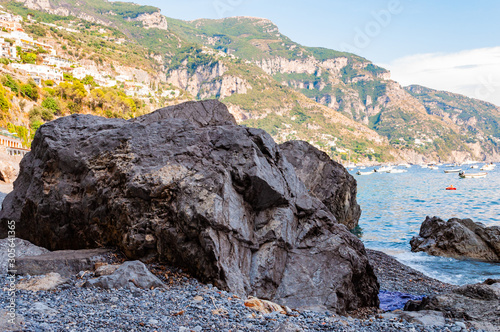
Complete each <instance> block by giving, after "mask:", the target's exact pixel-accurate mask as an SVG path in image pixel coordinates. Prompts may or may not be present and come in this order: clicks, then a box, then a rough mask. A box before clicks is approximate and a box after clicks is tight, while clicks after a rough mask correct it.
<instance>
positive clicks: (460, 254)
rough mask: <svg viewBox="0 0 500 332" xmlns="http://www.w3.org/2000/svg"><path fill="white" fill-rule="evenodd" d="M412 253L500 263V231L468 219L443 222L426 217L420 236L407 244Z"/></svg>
mask: <svg viewBox="0 0 500 332" xmlns="http://www.w3.org/2000/svg"><path fill="white" fill-rule="evenodd" d="M410 244H411V251H413V252H418V251H424V252H426V253H428V254H429V255H433V256H445V257H453V258H468V259H474V260H479V261H487V262H500V227H498V226H492V227H486V226H485V225H483V224H481V223H477V222H474V221H472V220H471V219H458V218H452V219H450V220H448V221H444V220H442V219H440V218H438V217H432V218H430V217H427V218H426V219H425V221H424V222H423V223H422V226H421V227H420V233H419V236H415V237H413V238H412V239H411V241H410Z"/></svg>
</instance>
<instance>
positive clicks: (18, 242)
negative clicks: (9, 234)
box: [0, 238, 49, 273]
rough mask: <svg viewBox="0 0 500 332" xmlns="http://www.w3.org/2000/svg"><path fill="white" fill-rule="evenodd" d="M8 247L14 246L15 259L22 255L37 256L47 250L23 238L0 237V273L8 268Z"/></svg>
mask: <svg viewBox="0 0 500 332" xmlns="http://www.w3.org/2000/svg"><path fill="white" fill-rule="evenodd" d="M9 248H16V261H17V260H19V259H20V258H21V257H24V256H38V255H42V254H45V253H48V252H49V251H48V250H47V249H45V248H42V247H38V246H35V245H34V244H33V243H31V242H29V241H26V240H23V239H18V238H14V239H9V238H5V239H1V240H0V273H6V272H7V270H8V265H7V264H8V261H9V251H8V249H9Z"/></svg>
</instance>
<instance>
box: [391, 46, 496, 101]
mask: <svg viewBox="0 0 500 332" xmlns="http://www.w3.org/2000/svg"><path fill="white" fill-rule="evenodd" d="M381 66H382V67H384V68H387V69H389V70H390V71H391V75H392V78H393V79H394V80H396V81H398V82H399V83H401V84H402V85H404V86H406V85H410V84H419V85H423V86H426V87H429V88H432V89H437V90H446V91H450V92H455V93H460V94H463V95H466V96H469V97H472V98H477V99H481V100H485V101H489V102H491V103H493V104H496V105H500V47H491V48H481V49H474V50H466V51H461V52H458V53H428V54H416V55H412V56H407V57H403V58H399V59H396V60H394V61H392V62H391V63H389V64H386V65H383V64H381Z"/></svg>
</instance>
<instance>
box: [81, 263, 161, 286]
mask: <svg viewBox="0 0 500 332" xmlns="http://www.w3.org/2000/svg"><path fill="white" fill-rule="evenodd" d="M164 286H165V285H164V284H163V282H161V280H160V279H158V278H157V277H156V276H155V275H154V274H152V273H151V272H149V270H148V268H147V267H146V265H144V263H142V262H140V261H129V262H125V263H123V264H122V265H121V266H120V267H119V268H118V269H117V270H116V271H115V272H113V273H112V274H110V275H105V276H102V277H99V278H95V279H90V280H88V281H87V282H86V283H85V284H84V287H100V288H104V289H113V288H129V289H135V288H142V289H152V288H157V287H164Z"/></svg>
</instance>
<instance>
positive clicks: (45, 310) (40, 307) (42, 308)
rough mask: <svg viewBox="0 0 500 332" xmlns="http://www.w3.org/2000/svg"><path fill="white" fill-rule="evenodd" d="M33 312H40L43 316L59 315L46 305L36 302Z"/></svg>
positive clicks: (32, 306)
mask: <svg viewBox="0 0 500 332" xmlns="http://www.w3.org/2000/svg"><path fill="white" fill-rule="evenodd" d="M31 311H35V312H38V313H39V314H42V315H47V316H54V315H57V310H55V309H52V308H50V307H49V306H48V305H47V304H46V303H43V302H35V303H33V304H32V305H31Z"/></svg>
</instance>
